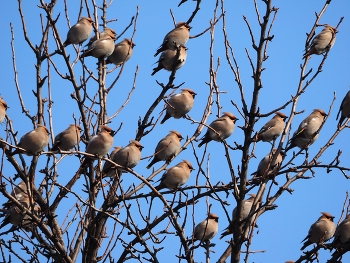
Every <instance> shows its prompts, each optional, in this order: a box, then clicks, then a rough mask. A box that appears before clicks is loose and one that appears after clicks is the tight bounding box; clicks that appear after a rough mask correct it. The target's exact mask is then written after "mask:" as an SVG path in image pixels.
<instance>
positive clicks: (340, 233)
mask: <svg viewBox="0 0 350 263" xmlns="http://www.w3.org/2000/svg"><path fill="white" fill-rule="evenodd" d="M349 240H350V214H349V215H347V216H346V218H345V219H344V220H343V221H342V222H341V223H340V224H339V225H338V226H337V228H336V229H335V233H334V240H333V243H332V245H333V248H336V249H337V250H341V248H342V245H343V244H344V243H347V242H348V241H349Z"/></svg>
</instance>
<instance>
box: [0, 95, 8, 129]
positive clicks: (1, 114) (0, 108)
mask: <svg viewBox="0 0 350 263" xmlns="http://www.w3.org/2000/svg"><path fill="white" fill-rule="evenodd" d="M7 108H8V106H7V104H6V102H5V101H4V100H3V99H2V98H0V123H2V122H3V121H4V119H5V116H6V110H7Z"/></svg>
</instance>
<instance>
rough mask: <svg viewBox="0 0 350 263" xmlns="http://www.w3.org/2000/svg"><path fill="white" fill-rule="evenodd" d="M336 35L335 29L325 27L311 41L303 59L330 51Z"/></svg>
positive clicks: (328, 26)
mask: <svg viewBox="0 0 350 263" xmlns="http://www.w3.org/2000/svg"><path fill="white" fill-rule="evenodd" d="M336 33H337V29H336V28H334V27H332V26H330V25H325V26H324V28H323V30H322V31H321V33H319V34H318V35H317V36H315V37H314V39H313V40H312V42H311V45H310V46H309V48H308V50H307V51H306V52H305V53H304V54H303V59H304V58H307V57H308V56H310V55H313V54H316V55H320V54H322V53H324V52H326V51H328V50H329V49H331V48H332V46H333V45H334V42H335V34H336Z"/></svg>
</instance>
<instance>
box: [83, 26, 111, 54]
mask: <svg viewBox="0 0 350 263" xmlns="http://www.w3.org/2000/svg"><path fill="white" fill-rule="evenodd" d="M113 34H116V32H115V31H114V30H113V29H111V28H108V27H106V28H105V29H104V30H103V31H102V32H101V33H100V34H99V38H101V37H105V36H107V35H113ZM96 40H97V36H96V35H94V36H93V37H92V38H90V39H89V42H88V43H87V44H86V45H85V47H88V49H89V48H90V46H91V44H92V43H94V42H95V41H96Z"/></svg>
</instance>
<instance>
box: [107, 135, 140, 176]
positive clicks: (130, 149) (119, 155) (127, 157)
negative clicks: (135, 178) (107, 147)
mask: <svg viewBox="0 0 350 263" xmlns="http://www.w3.org/2000/svg"><path fill="white" fill-rule="evenodd" d="M142 148H143V146H142V145H141V143H140V142H139V141H136V140H130V142H129V144H128V145H127V146H126V147H125V148H121V149H120V150H118V151H117V152H116V153H114V155H113V156H112V157H110V159H111V160H112V161H113V162H115V163H116V164H119V165H120V166H122V167H126V168H130V169H132V168H134V167H135V166H136V165H137V164H138V163H139V162H140V159H141V151H142ZM109 164H110V166H109V167H107V168H106V169H103V170H102V172H103V173H104V174H106V175H105V176H104V177H107V176H109V177H111V176H114V174H115V172H114V170H115V169H116V167H113V164H111V163H109ZM124 171H125V170H124ZM110 172H112V173H110Z"/></svg>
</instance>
